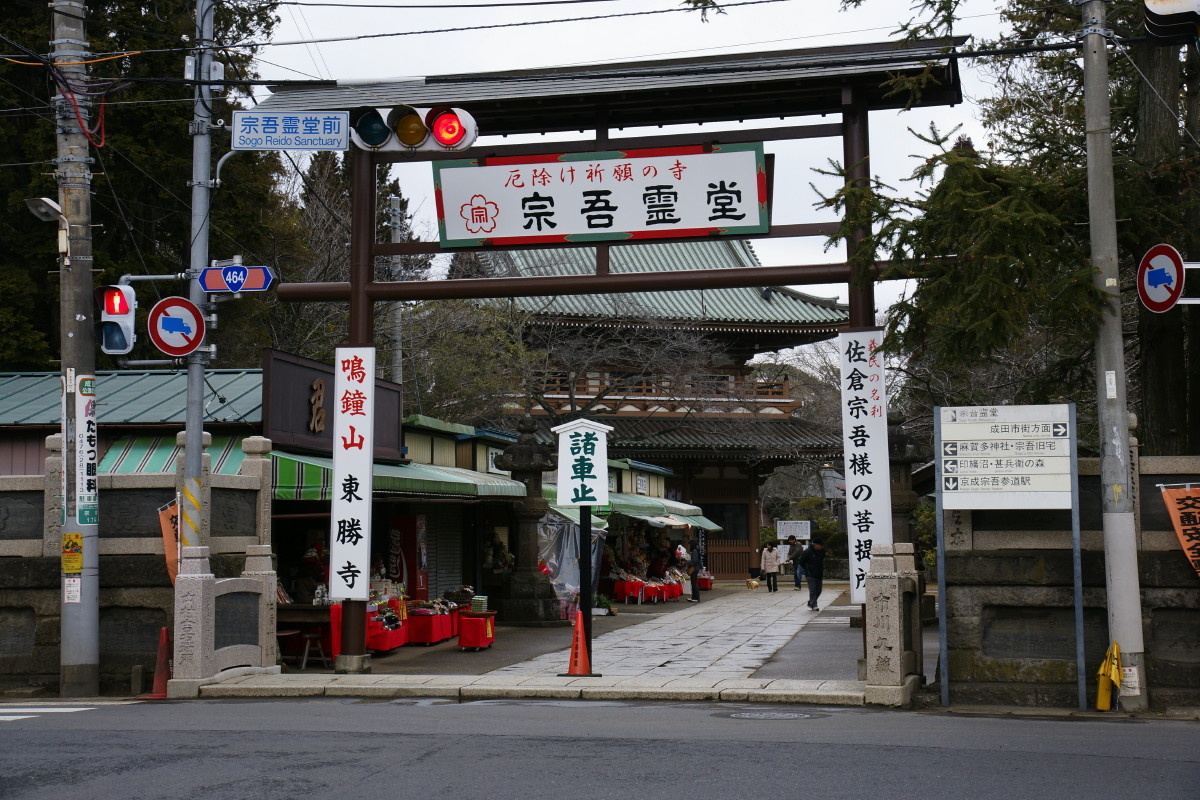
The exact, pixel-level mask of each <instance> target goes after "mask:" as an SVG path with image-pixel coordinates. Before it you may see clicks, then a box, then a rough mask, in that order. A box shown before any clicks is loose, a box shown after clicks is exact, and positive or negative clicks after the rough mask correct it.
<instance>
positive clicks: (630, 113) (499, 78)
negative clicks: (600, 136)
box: [257, 38, 965, 135]
mask: <svg viewBox="0 0 1200 800" xmlns="http://www.w3.org/2000/svg"><path fill="white" fill-rule="evenodd" d="M963 41H965V39H962V38H947V39H931V40H919V41H912V42H873V43H869V44H856V45H843V46H837V47H821V48H811V49H804V50H775V51H770V52H760V53H738V54H733V55H719V56H700V57H693V58H678V59H664V60H657V61H636V62H627V63H618V64H606V65H604V66H583V67H550V68H540V69H527V70H512V71H505V72H477V73H469V74H459V75H434V76H429V77H423V78H392V79H383V80H376V81H370V82H367V81H361V82H359V81H356V82H348V81H347V82H342V83H341V84H335V83H333V82H320V81H313V82H312V83H310V84H303V85H301V84H297V83H293V84H291V85H280V86H274V87H272V90H273V91H274V93H273V94H272V95H271V96H270V97H268V98H267V99H266V100H264V101H263V102H262V103H260V104H259V105H258V106H257V110H258V111H267V112H284V111H322V110H332V109H352V108H356V107H360V106H376V107H385V106H396V105H416V106H437V105H451V106H463V107H465V108H467V109H468V110H469V111H470V112H471V114H472V115H473V116H474V117H475V119H476V121H477V122H478V123H479V130H480V131H482V132H483V133H484V134H485V135H488V134H491V135H509V134H516V133H543V132H550V131H577V130H579V129H580V128H581V127H586V126H589V125H591V123H592V122H593V120H592V119H591V116H592V115H594V114H595V113H596V112H597V110H598V109H603V110H604V115H605V123H604V124H605V125H606V126H607V127H609V128H610V129H614V130H616V129H621V128H627V127H636V126H646V125H660V124H664V123H665V124H688V123H704V122H720V121H729V120H732V121H737V120H747V119H772V118H781V117H795V116H808V115H815V114H838V113H840V112H841V110H842V104H843V102H844V96H843V90H844V89H845V88H850V87H853V88H856V89H858V90H859V92H860V93H861V95H862V100H863V102H865V104H866V106H867V107H868V108H869V109H885V108H904V107H905V106H907V105H909V104H912V105H914V106H937V105H954V104H956V103H960V102H962V87H961V85H960V83H959V77H958V64H957V60H956V58H955V56H954V53H953V48H954V47H956V46H958V45H960V44H962V42H963ZM926 70H928V72H929V74H930V76H931V77H932V78H933V80H931V81H929V82H928V84H927V85H926V86H925V87H924V90H923V91H922V92H921V93H920V94H919V95H917V96H915V97H914V96H910V95H909V94H907V93H904V92H891V91H890V88H891V87H890V86H889V85H888V82H889V81H891V80H892V79H893V78H895V77H897V76H899V75H904V74H909V75H914V74H921V73H923V72H925V71H926Z"/></svg>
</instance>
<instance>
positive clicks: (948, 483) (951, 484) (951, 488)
mask: <svg viewBox="0 0 1200 800" xmlns="http://www.w3.org/2000/svg"><path fill="white" fill-rule="evenodd" d="M942 488H943V489H945V490H946V491H947V492H955V491H958V478H945V479H943V481H942Z"/></svg>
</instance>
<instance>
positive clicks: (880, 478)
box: [838, 329, 892, 603]
mask: <svg viewBox="0 0 1200 800" xmlns="http://www.w3.org/2000/svg"><path fill="white" fill-rule="evenodd" d="M882 337H883V331H882V330H879V329H870V330H863V331H854V332H851V333H842V334H839V336H838V348H839V350H840V352H841V389H842V393H841V403H842V459H843V466H842V468H843V474H844V475H845V476H846V534H847V539H848V540H849V541H848V544H849V557H850V602H852V603H865V602H866V598H867V573H868V572H869V571H870V569H871V549H872V548H873V547H874V546H875V545H890V544H891V543H892V488H891V470H890V466H889V464H888V432H887V393H886V392H885V390H884V370H883V358H882V357H881V356H880V355H879V352H878V348H879V342H880V339H881V338H882Z"/></svg>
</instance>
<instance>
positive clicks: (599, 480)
mask: <svg viewBox="0 0 1200 800" xmlns="http://www.w3.org/2000/svg"><path fill="white" fill-rule="evenodd" d="M611 431H612V427H611V426H609V425H603V424H601V423H599V422H592V421H591V420H586V419H577V420H574V421H572V422H566V423H564V424H562V425H558V426H556V427H553V428H551V429H550V432H551V433H556V434H558V485H557V488H558V498H557V499H556V500H555V501H554V502H555V504H556V505H560V506H606V505H608V434H609V432H611Z"/></svg>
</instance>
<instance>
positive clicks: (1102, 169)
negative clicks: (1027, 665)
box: [1083, 0, 1149, 711]
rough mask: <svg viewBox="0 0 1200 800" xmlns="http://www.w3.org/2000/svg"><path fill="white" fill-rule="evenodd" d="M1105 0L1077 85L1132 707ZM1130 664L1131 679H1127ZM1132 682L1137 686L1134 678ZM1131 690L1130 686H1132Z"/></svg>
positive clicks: (1141, 675)
mask: <svg viewBox="0 0 1200 800" xmlns="http://www.w3.org/2000/svg"><path fill="white" fill-rule="evenodd" d="M1109 33H1110V31H1108V30H1107V28H1106V20H1105V10H1104V0H1088V1H1087V2H1085V3H1083V75H1084V78H1083V82H1084V83H1083V88H1084V112H1085V114H1086V126H1087V161H1088V219H1089V221H1090V229H1091V239H1092V266H1093V267H1094V268H1095V269H1096V275H1095V278H1094V281H1095V284H1096V287H1097V288H1098V289H1099V290H1100V291H1101V292H1103V293H1104V296H1105V299H1106V301H1107V303H1106V305H1107V309H1106V311H1107V313H1105V314H1104V316H1103V317H1102V318H1101V321H1100V331H1099V334H1098V338H1097V341H1096V386H1097V406H1098V409H1099V416H1100V444H1101V454H1100V487H1101V494H1102V498H1103V499H1102V509H1101V510H1102V511H1103V516H1104V563H1105V573H1106V580H1107V588H1108V631H1109V637H1110V638H1111V639H1113V640H1115V641H1116V642H1117V643H1118V644H1119V645H1120V646H1121V666H1122V667H1124V668H1126V670H1127V672H1126V676H1125V680H1123V681H1122V686H1121V705H1122V707H1124V708H1125V709H1128V710H1131V711H1140V710H1144V709H1145V708H1146V707H1147V705H1148V704H1149V692H1148V687H1147V686H1146V670H1145V663H1144V652H1145V646H1144V644H1143V643H1142V599H1141V588H1140V586H1139V583H1138V554H1137V534H1136V531H1135V530H1134V519H1133V491H1132V487H1131V486H1130V480H1131V479H1132V475H1131V467H1130V450H1129V411H1128V409H1127V407H1126V405H1125V350H1124V343H1123V341H1122V336H1121V288H1120V287H1121V285H1120V280H1119V276H1118V274H1117V222H1116V202H1115V200H1114V197H1113V170H1112V129H1111V128H1112V123H1111V119H1110V115H1109V101H1108V92H1109V86H1108V49H1107V47H1108V39H1107V36H1108V35H1109ZM1128 671H1133V673H1134V675H1135V676H1136V681H1134V680H1130V678H1131V677H1133V676H1131V675H1129V672H1128ZM1135 682H1136V686H1134V685H1133V684H1134V683H1135ZM1130 692H1135V693H1130Z"/></svg>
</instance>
